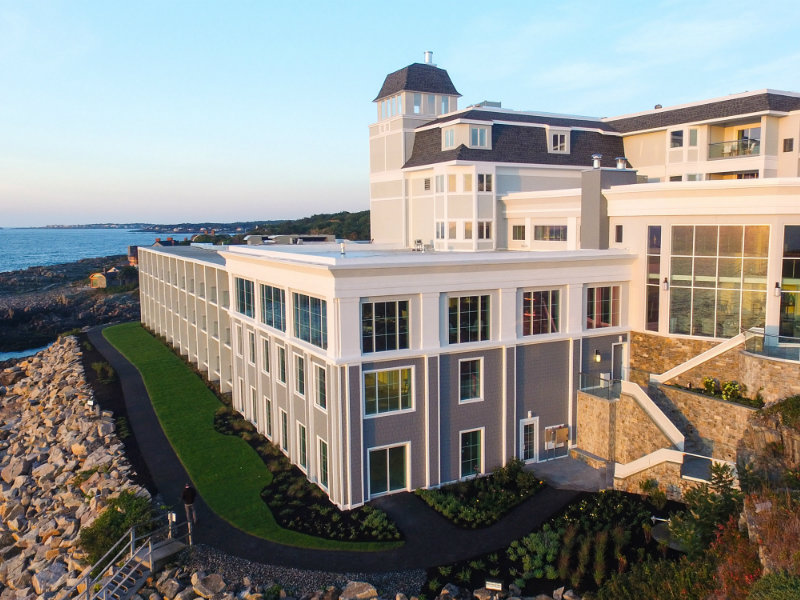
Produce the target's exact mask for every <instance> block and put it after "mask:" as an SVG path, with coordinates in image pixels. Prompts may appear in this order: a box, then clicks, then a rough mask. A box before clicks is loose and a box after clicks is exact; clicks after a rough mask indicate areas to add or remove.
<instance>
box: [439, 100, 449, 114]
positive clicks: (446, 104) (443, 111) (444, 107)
mask: <svg viewBox="0 0 800 600" xmlns="http://www.w3.org/2000/svg"><path fill="white" fill-rule="evenodd" d="M449 112H450V98H449V97H448V96H442V103H441V114H443V115H444V114H446V113H449Z"/></svg>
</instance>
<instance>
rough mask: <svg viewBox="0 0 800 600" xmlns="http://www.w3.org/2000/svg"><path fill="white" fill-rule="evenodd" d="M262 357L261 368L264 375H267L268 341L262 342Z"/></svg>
mask: <svg viewBox="0 0 800 600" xmlns="http://www.w3.org/2000/svg"><path fill="white" fill-rule="evenodd" d="M263 350H264V356H263V357H262V359H261V360H262V361H263V362H262V367H263V369H264V373H269V340H264V348H263Z"/></svg>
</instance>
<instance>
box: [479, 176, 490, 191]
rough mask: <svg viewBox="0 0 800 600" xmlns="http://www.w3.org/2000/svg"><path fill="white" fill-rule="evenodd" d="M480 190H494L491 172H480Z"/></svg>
mask: <svg viewBox="0 0 800 600" xmlns="http://www.w3.org/2000/svg"><path fill="white" fill-rule="evenodd" d="M478 191H479V192H491V191H492V175H491V174H490V173H478Z"/></svg>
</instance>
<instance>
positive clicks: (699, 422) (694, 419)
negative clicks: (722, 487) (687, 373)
mask: <svg viewBox="0 0 800 600" xmlns="http://www.w3.org/2000/svg"><path fill="white" fill-rule="evenodd" d="M658 389H659V390H660V391H661V393H662V394H663V396H665V397H666V402H667V403H668V404H669V406H670V407H671V408H672V410H665V412H667V414H668V416H669V417H670V419H671V420H672V422H673V423H676V425H678V427H679V428H680V429H681V431H683V432H684V434H685V435H686V436H687V438H692V441H693V442H694V444H695V445H697V444H699V447H690V445H689V443H688V439H687V447H686V450H687V451H688V452H699V453H702V454H708V455H710V456H712V457H714V458H720V459H723V460H729V461H732V462H736V458H737V448H738V447H739V445H740V442H741V440H742V438H744V437H745V435H746V433H747V431H748V429H750V423H749V421H750V418H751V417H752V416H753V415H754V413H755V412H756V409H754V408H750V407H747V406H741V405H739V404H733V403H731V402H726V401H724V400H720V399H718V398H712V397H711V396H706V395H704V394H699V393H696V392H690V391H688V390H683V389H680V388H675V387H671V386H659V388H658ZM662 408H665V407H664V406H663V404H662Z"/></svg>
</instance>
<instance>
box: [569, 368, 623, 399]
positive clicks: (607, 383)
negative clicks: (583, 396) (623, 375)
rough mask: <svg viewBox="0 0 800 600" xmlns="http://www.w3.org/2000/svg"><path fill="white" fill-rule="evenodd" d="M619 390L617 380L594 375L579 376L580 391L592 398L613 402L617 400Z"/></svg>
mask: <svg viewBox="0 0 800 600" xmlns="http://www.w3.org/2000/svg"><path fill="white" fill-rule="evenodd" d="M621 388H622V383H620V380H619V379H606V378H605V377H602V376H600V375H598V374H594V373H581V374H580V388H579V389H580V391H582V392H586V393H587V394H591V395H592V396H598V397H600V398H605V399H606V400H613V399H616V398H619V394H620V391H621Z"/></svg>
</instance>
